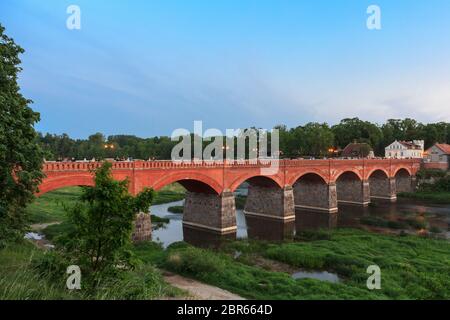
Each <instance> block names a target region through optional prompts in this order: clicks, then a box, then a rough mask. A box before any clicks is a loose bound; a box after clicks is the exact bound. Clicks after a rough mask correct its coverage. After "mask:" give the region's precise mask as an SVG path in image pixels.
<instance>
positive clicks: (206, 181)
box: [148, 172, 223, 194]
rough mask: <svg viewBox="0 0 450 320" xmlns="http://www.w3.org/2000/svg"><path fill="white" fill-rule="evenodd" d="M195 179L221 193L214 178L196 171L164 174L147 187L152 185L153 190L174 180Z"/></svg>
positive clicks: (220, 187) (221, 189) (220, 186)
mask: <svg viewBox="0 0 450 320" xmlns="http://www.w3.org/2000/svg"><path fill="white" fill-rule="evenodd" d="M183 180H185V181H189V180H190V181H197V182H200V183H203V184H205V185H206V186H208V187H209V188H211V189H212V190H214V191H215V192H216V193H217V194H221V193H222V191H223V188H222V185H221V184H220V183H219V182H217V181H216V180H214V179H212V178H211V177H209V176H207V175H204V174H201V173H198V172H191V173H186V172H185V173H175V174H169V175H167V176H164V177H163V178H160V179H159V180H157V181H155V182H154V183H152V184H151V185H149V186H148V187H152V188H153V189H155V190H159V189H161V188H163V187H164V186H167V185H169V184H171V183H174V182H180V181H183Z"/></svg>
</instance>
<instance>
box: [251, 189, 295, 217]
mask: <svg viewBox="0 0 450 320" xmlns="http://www.w3.org/2000/svg"><path fill="white" fill-rule="evenodd" d="M244 213H245V214H246V215H252V216H258V217H266V218H273V219H280V220H285V221H287V220H294V219H295V207H294V192H293V189H292V187H289V186H287V187H285V188H278V187H262V186H254V185H250V186H249V188H248V195H247V200H246V202H245V209H244Z"/></svg>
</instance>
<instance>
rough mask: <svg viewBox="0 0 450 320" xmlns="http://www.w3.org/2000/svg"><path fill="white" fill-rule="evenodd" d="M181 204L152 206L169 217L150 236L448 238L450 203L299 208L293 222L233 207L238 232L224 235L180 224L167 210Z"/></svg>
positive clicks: (168, 239) (198, 240) (201, 239)
mask: <svg viewBox="0 0 450 320" xmlns="http://www.w3.org/2000/svg"><path fill="white" fill-rule="evenodd" d="M179 205H183V201H177V202H172V203H166V204H162V205H155V206H152V207H151V213H152V214H153V215H156V216H159V217H162V218H169V223H166V224H164V225H163V227H160V228H158V229H156V230H153V233H152V239H153V241H156V242H161V243H162V245H163V246H164V247H167V246H168V245H170V244H171V243H173V242H177V241H183V240H184V241H186V242H189V243H192V244H194V245H199V246H215V245H217V244H218V243H220V242H221V240H223V239H236V238H237V239H245V238H251V239H260V240H269V241H279V240H283V239H287V238H292V237H293V236H294V235H295V234H297V233H299V232H302V231H307V230H317V229H332V228H337V227H358V228H364V229H367V230H370V231H373V232H380V233H394V234H398V233H400V232H405V233H410V234H433V235H435V236H438V237H441V238H447V239H450V232H449V225H450V205H436V204H427V203H424V202H420V201H416V200H409V199H408V200H406V199H399V200H398V201H397V202H396V203H389V202H375V203H374V204H372V205H371V206H369V207H365V208H362V207H357V206H351V205H342V206H341V205H340V206H339V212H338V213H334V214H328V213H319V212H311V211H303V210H298V211H297V212H296V218H295V221H291V222H282V221H277V220H273V219H267V218H260V217H254V216H252V217H250V216H247V217H246V216H245V215H244V213H243V211H242V210H236V220H237V221H236V222H237V232H236V233H233V234H229V235H226V236H218V235H216V234H213V233H210V232H207V231H202V230H199V229H194V228H191V227H186V226H183V223H182V221H183V215H182V214H173V213H170V212H169V211H168V208H169V207H170V206H179Z"/></svg>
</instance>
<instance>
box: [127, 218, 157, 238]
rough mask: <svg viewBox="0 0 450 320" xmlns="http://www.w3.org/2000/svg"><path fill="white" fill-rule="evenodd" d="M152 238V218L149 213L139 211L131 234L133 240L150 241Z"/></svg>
mask: <svg viewBox="0 0 450 320" xmlns="http://www.w3.org/2000/svg"><path fill="white" fill-rule="evenodd" d="M151 239H152V219H151V215H150V213H144V212H140V213H138V214H137V215H136V218H135V220H134V230H133V234H132V235H131V240H132V241H133V242H142V241H150V240H151Z"/></svg>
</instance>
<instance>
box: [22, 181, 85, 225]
mask: <svg viewBox="0 0 450 320" xmlns="http://www.w3.org/2000/svg"><path fill="white" fill-rule="evenodd" d="M81 193H82V189H81V188H80V187H66V188H61V189H58V190H53V191H51V192H48V193H45V194H43V195H41V196H40V197H37V198H35V199H34V201H33V202H32V203H31V204H29V205H28V206H27V208H26V211H27V214H28V216H29V217H30V222H31V223H45V222H56V221H65V220H67V213H66V208H70V207H72V206H74V205H75V203H76V202H77V201H78V200H79V197H80V196H81Z"/></svg>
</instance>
